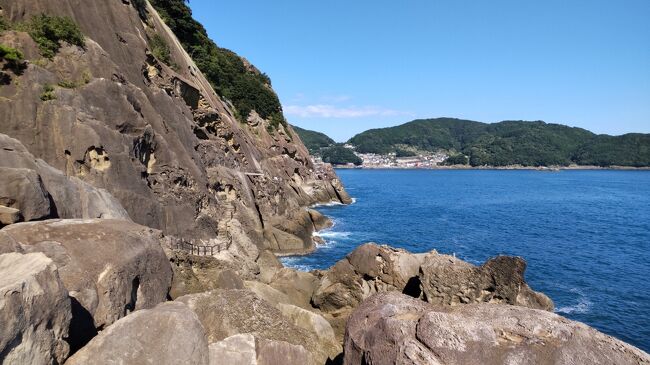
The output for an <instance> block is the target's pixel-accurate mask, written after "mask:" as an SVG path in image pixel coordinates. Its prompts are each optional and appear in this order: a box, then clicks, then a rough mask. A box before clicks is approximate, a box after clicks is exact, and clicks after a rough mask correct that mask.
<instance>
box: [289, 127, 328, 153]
mask: <svg viewBox="0 0 650 365" xmlns="http://www.w3.org/2000/svg"><path fill="white" fill-rule="evenodd" d="M291 127H293V130H294V131H296V133H298V135H299V136H300V139H301V140H302V143H304V144H305V147H307V149H308V150H309V153H311V154H318V152H319V151H320V149H321V148H325V147H330V146H332V145H334V144H336V142H334V140H333V139H331V138H330V137H328V136H327V135H325V133H321V132H315V131H310V130H307V129H303V128H300V127H296V126H295V125H292V126H291Z"/></svg>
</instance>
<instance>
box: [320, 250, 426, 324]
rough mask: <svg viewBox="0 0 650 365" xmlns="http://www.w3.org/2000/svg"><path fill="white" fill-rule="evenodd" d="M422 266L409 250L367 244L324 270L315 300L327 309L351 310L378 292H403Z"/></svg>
mask: <svg viewBox="0 0 650 365" xmlns="http://www.w3.org/2000/svg"><path fill="white" fill-rule="evenodd" d="M419 268H420V261H419V260H418V258H417V257H416V256H415V255H413V254H411V253H409V252H407V251H405V250H400V249H394V248H392V247H389V246H380V245H377V244H374V243H366V244H363V245H361V246H359V247H358V248H356V249H355V250H354V251H353V252H352V253H350V254H349V255H348V256H347V257H346V258H344V259H343V260H341V261H339V262H337V263H336V264H335V265H334V266H333V267H332V268H331V269H329V270H327V271H326V272H325V273H324V275H323V277H322V279H321V281H320V285H319V286H318V288H317V289H316V291H315V292H314V295H313V298H312V299H313V303H314V305H315V306H316V307H317V308H320V309H321V310H323V311H325V312H337V311H341V310H344V311H346V310H351V309H353V308H355V307H356V306H357V305H359V303H361V302H362V301H363V300H364V299H365V298H367V297H369V296H370V295H372V294H374V293H377V292H383V291H393V290H397V291H403V290H404V289H405V288H406V286H407V284H409V281H410V280H411V279H412V278H414V277H417V275H418V270H419Z"/></svg>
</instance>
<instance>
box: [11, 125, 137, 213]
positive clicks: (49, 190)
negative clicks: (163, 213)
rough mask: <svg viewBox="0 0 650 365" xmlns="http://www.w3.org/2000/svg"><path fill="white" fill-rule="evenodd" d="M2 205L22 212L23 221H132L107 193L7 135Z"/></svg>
mask: <svg viewBox="0 0 650 365" xmlns="http://www.w3.org/2000/svg"><path fill="white" fill-rule="evenodd" d="M0 205H4V206H7V207H11V208H15V209H18V210H19V211H20V220H23V221H33V220H39V219H44V218H48V217H50V218H66V219H72V218H112V219H124V220H130V218H129V215H128V213H127V212H126V211H125V210H124V208H122V206H121V205H120V203H119V202H118V201H117V199H115V198H114V197H113V196H112V195H111V194H109V193H108V192H107V191H106V190H104V189H99V188H95V187H93V186H91V185H90V184H88V183H85V182H83V181H81V180H80V179H78V178H75V177H68V176H66V175H64V174H63V173H62V172H61V171H59V170H57V169H55V168H53V167H52V166H50V165H48V164H47V163H45V162H44V161H42V160H39V159H36V158H35V157H34V156H33V155H32V154H31V153H30V152H29V151H27V149H26V148H25V146H23V144H22V143H20V142H19V141H18V140H16V139H13V138H10V137H9V136H6V135H4V134H0Z"/></svg>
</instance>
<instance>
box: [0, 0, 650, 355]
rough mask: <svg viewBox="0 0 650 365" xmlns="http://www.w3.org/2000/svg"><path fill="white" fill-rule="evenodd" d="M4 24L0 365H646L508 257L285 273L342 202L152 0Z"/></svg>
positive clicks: (328, 177) (54, 9)
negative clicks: (218, 77)
mask: <svg viewBox="0 0 650 365" xmlns="http://www.w3.org/2000/svg"><path fill="white" fill-rule="evenodd" d="M181 4H182V2H181ZM159 5H160V4H159ZM39 14H46V16H41V15H39ZM167 15H169V14H167ZM0 16H1V17H0V68H1V70H0V228H2V229H0V363H1V364H25V363H30V364H62V363H66V364H115V363H120V364H144V363H155V364H179V363H189V364H215V365H216V364H231V363H232V364H250V365H259V364H278V365H279V364H282V365H285V364H300V365H303V364H309V365H320V364H340V363H341V362H343V363H345V364H351V365H352V364H370V363H372V364H375V363H404V364H425V363H433V364H435V363H439V364H461V363H462V364H481V363H500V362H504V361H510V362H506V363H513V362H512V361H511V360H510V359H515V360H516V359H518V358H523V359H538V358H539V359H543V360H544V361H546V360H547V359H550V360H548V361H547V362H544V363H549V364H550V363H552V364H572V363H575V362H573V361H572V358H571V357H572V356H574V355H575V356H581V357H579V359H581V360H584V361H585V362H593V363H599V362H598V361H595V360H597V359H606V361H609V362H608V363H630V362H631V361H636V362H637V363H642V364H646V363H649V362H650V356H648V355H647V354H645V353H644V352H642V351H640V350H638V349H634V348H633V347H631V346H629V345H626V344H624V343H621V342H620V341H616V340H614V339H611V338H609V337H606V336H604V335H602V334H599V333H597V332H596V331H595V330H593V329H589V328H587V327H586V326H584V325H577V324H574V323H569V322H567V321H565V320H563V319H561V317H558V316H555V315H553V314H551V313H550V312H549V311H550V310H552V308H553V303H552V301H551V300H550V298H548V297H546V296H545V295H544V294H542V293H538V292H535V291H533V289H531V288H530V287H529V286H528V285H527V283H526V281H525V279H524V271H525V268H526V264H525V261H524V260H523V259H521V258H516V257H496V258H493V259H490V260H488V261H487V262H486V263H485V264H483V265H481V266H474V265H470V264H468V263H465V262H463V261H461V260H458V259H456V258H455V257H451V256H447V255H441V254H438V253H437V252H435V251H432V252H430V253H427V254H412V253H409V252H406V251H404V250H396V249H393V248H390V247H388V246H380V245H376V244H365V245H362V246H360V247H359V248H357V249H356V250H355V251H354V252H352V253H350V254H349V255H348V256H347V257H346V258H345V259H343V260H341V261H340V262H339V263H337V264H336V265H335V266H334V267H332V268H331V269H329V270H324V271H314V272H300V271H296V270H293V269H290V268H286V267H283V265H282V264H281V262H280V261H278V259H277V257H276V255H275V254H274V252H275V253H280V254H284V253H297V252H300V253H304V252H308V251H309V250H311V249H313V247H314V243H313V241H312V232H313V231H314V230H318V229H322V228H324V227H327V226H328V224H331V222H328V220H327V218H326V217H324V216H322V215H321V214H320V213H318V212H316V211H314V210H311V209H308V206H310V205H312V204H314V203H318V202H330V201H336V202H341V203H347V202H349V201H350V198H349V197H348V196H347V194H346V193H345V190H344V189H343V187H342V186H341V184H340V182H339V181H338V179H337V177H336V175H335V174H334V172H333V170H332V169H331V167H329V166H327V165H318V166H317V165H314V164H313V163H312V162H311V160H310V158H309V154H308V152H307V150H306V149H305V147H304V146H303V144H302V142H301V141H300V139H299V137H298V136H297V135H296V134H295V133H294V131H293V130H292V129H291V127H289V126H288V125H285V124H286V123H282V122H280V123H278V120H277V119H274V118H276V117H277V115H272V116H268V115H267V116H266V117H265V118H263V117H262V116H261V115H262V114H264V113H262V114H260V113H257V112H256V111H255V110H254V109H253V110H252V111H251V112H250V113H247V117H246V118H243V117H242V109H241V108H238V109H236V107H235V104H234V103H231V102H230V101H228V100H226V99H225V98H224V97H223V96H220V95H218V94H217V93H216V92H215V91H214V89H213V87H212V86H213V83H211V82H209V81H208V79H206V78H205V77H204V76H203V74H202V73H201V72H200V71H199V70H198V68H197V67H196V65H195V64H194V62H193V61H192V59H190V57H189V56H188V55H187V53H186V52H185V50H184V49H183V47H182V46H181V44H180V43H179V41H178V40H177V38H176V36H175V35H174V34H173V33H172V32H171V31H170V29H169V28H168V27H167V26H166V25H165V24H164V23H163V21H162V20H161V18H160V17H159V15H158V13H157V12H156V10H154V8H152V7H151V6H150V5H149V4H148V3H147V2H146V1H144V0H137V1H133V3H131V2H130V1H127V0H94V1H87V0H86V1H83V0H29V1H27V0H19V1H16V0H0ZM168 20H169V19H168ZM242 64H245V65H246V68H245V69H246V71H245V72H250V73H252V75H254V77H255V78H259V79H262V80H263V79H264V77H261V74H259V71H257V69H255V68H254V67H253V66H251V65H250V64H248V63H246V62H243V61H242ZM264 87H268V88H269V89H268V90H267V91H268V92H272V90H271V89H270V85H269V84H265V86H264ZM239 103H240V105H241V100H239ZM267 112H268V111H267ZM427 302H428V303H427ZM432 308H433V309H432ZM348 318H350V320H349V321H348ZM504 318H506V319H504ZM518 321H521V323H523V324H524V326H523V327H522V328H519V327H517V325H518V323H519V322H518ZM546 327H548V328H549V329H550V331H551V332H548V333H547V331H545V330H544V328H546ZM344 332H345V336H344ZM495 341H496V342H495ZM343 345H345V347H343ZM582 345H584V346H586V347H585V348H586V351H587V352H585V353H582V352H580V351H581V350H580V346H582ZM465 349H469V351H465ZM343 350H345V353H343V352H342V351H343ZM549 353H550V354H551V355H549V356H547V355H548V354H549ZM558 354H559V355H558ZM556 355H557V356H556ZM517 356H519V357H517ZM485 359H487V360H489V361H490V362H485V361H484V360H485ZM429 360H430V361H429ZM513 361H514V360H513ZM514 363H517V362H516V361H515V362H514ZM601 363H602V362H601Z"/></svg>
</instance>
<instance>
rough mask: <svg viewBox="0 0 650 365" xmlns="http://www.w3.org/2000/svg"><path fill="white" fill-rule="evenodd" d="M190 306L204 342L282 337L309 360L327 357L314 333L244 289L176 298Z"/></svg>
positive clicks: (317, 361) (278, 339)
mask: <svg viewBox="0 0 650 365" xmlns="http://www.w3.org/2000/svg"><path fill="white" fill-rule="evenodd" d="M176 300H177V301H180V302H183V303H186V304H187V305H188V306H189V307H190V308H192V310H194V311H195V312H196V313H197V315H198V317H199V320H200V321H201V323H202V324H203V327H204V328H205V330H206V333H207V337H208V342H209V343H214V342H218V341H221V340H224V339H226V338H228V337H230V336H233V335H237V334H241V333H250V334H252V335H254V336H255V337H256V338H259V339H267V340H272V341H285V342H288V343H290V344H292V345H299V346H303V347H304V348H305V349H307V351H309V353H310V354H311V356H310V357H311V361H310V363H312V364H323V363H325V361H326V360H327V359H328V357H329V355H330V354H329V352H328V349H326V348H323V347H322V344H321V342H320V341H319V339H318V337H317V335H316V334H315V333H313V332H310V331H307V330H305V329H303V328H301V327H298V326H296V325H294V324H293V323H292V322H291V321H289V320H288V319H287V318H285V317H284V316H283V315H282V313H281V312H280V311H279V310H278V309H277V308H275V307H274V306H273V305H271V304H270V303H268V302H266V301H264V300H262V299H260V298H259V297H257V295H255V294H254V293H253V292H251V291H248V290H214V291H211V292H206V293H199V294H191V295H186V296H183V297H180V298H178V299H176Z"/></svg>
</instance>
